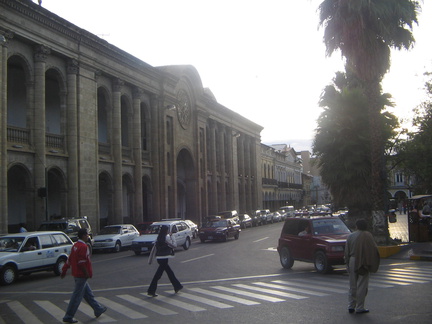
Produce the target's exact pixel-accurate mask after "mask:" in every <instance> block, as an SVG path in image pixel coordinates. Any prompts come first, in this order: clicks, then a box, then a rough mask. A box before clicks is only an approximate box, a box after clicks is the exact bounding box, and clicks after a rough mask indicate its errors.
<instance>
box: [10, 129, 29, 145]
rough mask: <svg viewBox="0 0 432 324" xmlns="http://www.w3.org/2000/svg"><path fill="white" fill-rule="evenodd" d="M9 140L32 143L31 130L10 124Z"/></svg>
mask: <svg viewBox="0 0 432 324" xmlns="http://www.w3.org/2000/svg"><path fill="white" fill-rule="evenodd" d="M7 140H8V142H12V143H21V144H30V130H28V129H26V128H20V127H14V126H8V128H7Z"/></svg>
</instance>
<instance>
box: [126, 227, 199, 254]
mask: <svg viewBox="0 0 432 324" xmlns="http://www.w3.org/2000/svg"><path fill="white" fill-rule="evenodd" d="M163 225H165V226H169V232H168V233H170V234H172V237H173V238H174V239H175V241H176V243H177V246H182V247H183V249H184V250H188V249H189V247H190V245H191V242H192V231H191V229H190V227H189V225H188V224H186V223H185V221H183V220H171V221H168V220H167V221H160V222H154V223H153V224H151V225H150V227H149V229H148V231H147V232H148V233H146V234H143V235H141V236H140V237H137V238H136V239H134V240H133V241H132V250H133V251H134V252H135V254H136V255H139V254H141V253H146V252H150V251H151V249H152V247H153V244H154V243H155V241H156V238H157V236H158V234H159V231H160V229H161V227H162V226H163Z"/></svg>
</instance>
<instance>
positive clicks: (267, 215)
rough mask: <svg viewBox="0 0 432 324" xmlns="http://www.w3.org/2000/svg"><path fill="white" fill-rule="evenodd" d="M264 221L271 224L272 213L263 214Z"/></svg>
mask: <svg viewBox="0 0 432 324" xmlns="http://www.w3.org/2000/svg"><path fill="white" fill-rule="evenodd" d="M265 223H266V224H270V223H271V224H273V223H274V221H273V213H268V214H266V215H265Z"/></svg>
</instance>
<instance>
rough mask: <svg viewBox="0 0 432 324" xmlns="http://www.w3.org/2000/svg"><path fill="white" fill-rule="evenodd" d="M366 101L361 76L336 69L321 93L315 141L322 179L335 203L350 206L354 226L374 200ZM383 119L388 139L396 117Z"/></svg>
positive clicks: (384, 101) (384, 99)
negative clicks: (359, 78) (360, 81)
mask: <svg viewBox="0 0 432 324" xmlns="http://www.w3.org/2000/svg"><path fill="white" fill-rule="evenodd" d="M367 105H368V102H367V98H366V96H365V94H364V91H363V89H362V88H361V85H360V83H359V82H358V80H356V78H355V77H354V76H353V75H350V76H347V75H346V74H345V73H342V72H338V73H336V77H335V78H334V79H333V84H332V85H328V86H327V87H326V88H325V89H324V91H323V94H322V96H321V99H320V106H321V107H323V112H322V113H321V115H320V117H319V118H318V126H317V129H316V134H315V138H314V142H313V154H314V155H315V156H316V161H317V163H318V167H319V168H320V174H321V177H322V180H323V182H324V183H325V184H326V185H327V186H328V188H329V190H330V192H331V194H332V197H333V203H334V205H336V206H339V207H345V206H346V207H348V209H349V210H350V217H349V219H348V222H349V225H350V227H354V226H353V225H354V224H355V220H356V218H364V217H366V216H367V213H368V212H369V214H370V211H371V210H372V202H371V200H370V199H367V197H369V195H370V187H371V175H370V174H371V162H370V154H368V153H369V147H370V137H369V127H368V123H369V121H368V117H367V115H366V114H364V110H365V109H367ZM392 105H393V104H392V102H391V101H390V95H389V94H383V95H381V96H380V106H381V107H382V109H383V108H384V107H385V106H388V107H390V106H392ZM380 119H381V120H380V123H381V124H382V125H383V126H382V127H383V130H384V133H383V136H384V139H385V141H386V142H387V141H388V140H389V138H391V137H394V134H395V132H394V131H393V128H394V127H395V126H396V125H397V118H396V117H395V116H394V115H392V114H390V113H386V114H382V115H380Z"/></svg>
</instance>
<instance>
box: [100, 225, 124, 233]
mask: <svg viewBox="0 0 432 324" xmlns="http://www.w3.org/2000/svg"><path fill="white" fill-rule="evenodd" d="M120 230H121V227H120V226H110V227H104V228H102V229H101V231H100V232H99V235H106V234H120Z"/></svg>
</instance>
